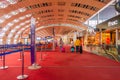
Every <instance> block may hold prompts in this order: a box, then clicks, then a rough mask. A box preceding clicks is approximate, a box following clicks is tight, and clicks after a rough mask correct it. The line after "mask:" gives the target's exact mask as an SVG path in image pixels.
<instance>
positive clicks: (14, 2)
mask: <svg viewBox="0 0 120 80" xmlns="http://www.w3.org/2000/svg"><path fill="white" fill-rule="evenodd" d="M7 1H8V2H9V3H10V4H16V3H17V2H18V0H7Z"/></svg>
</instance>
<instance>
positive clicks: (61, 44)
mask: <svg viewBox="0 0 120 80" xmlns="http://www.w3.org/2000/svg"><path fill="white" fill-rule="evenodd" d="M63 44H64V42H63V40H62V38H60V41H59V46H60V51H61V52H62V49H63Z"/></svg>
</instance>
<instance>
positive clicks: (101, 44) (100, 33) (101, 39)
mask: <svg viewBox="0 0 120 80" xmlns="http://www.w3.org/2000/svg"><path fill="white" fill-rule="evenodd" d="M100 44H101V45H102V30H100Z"/></svg>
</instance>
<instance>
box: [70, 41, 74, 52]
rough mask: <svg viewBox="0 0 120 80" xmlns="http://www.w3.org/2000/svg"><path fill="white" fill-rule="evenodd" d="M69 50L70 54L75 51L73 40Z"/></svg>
mask: <svg viewBox="0 0 120 80" xmlns="http://www.w3.org/2000/svg"><path fill="white" fill-rule="evenodd" d="M70 50H71V52H74V50H75V47H74V41H73V39H72V40H71V48H70Z"/></svg>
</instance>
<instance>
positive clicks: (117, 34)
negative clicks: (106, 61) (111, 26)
mask: <svg viewBox="0 0 120 80" xmlns="http://www.w3.org/2000/svg"><path fill="white" fill-rule="evenodd" d="M118 36H119V34H118V29H116V47H117V45H118V44H117V42H118Z"/></svg>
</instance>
